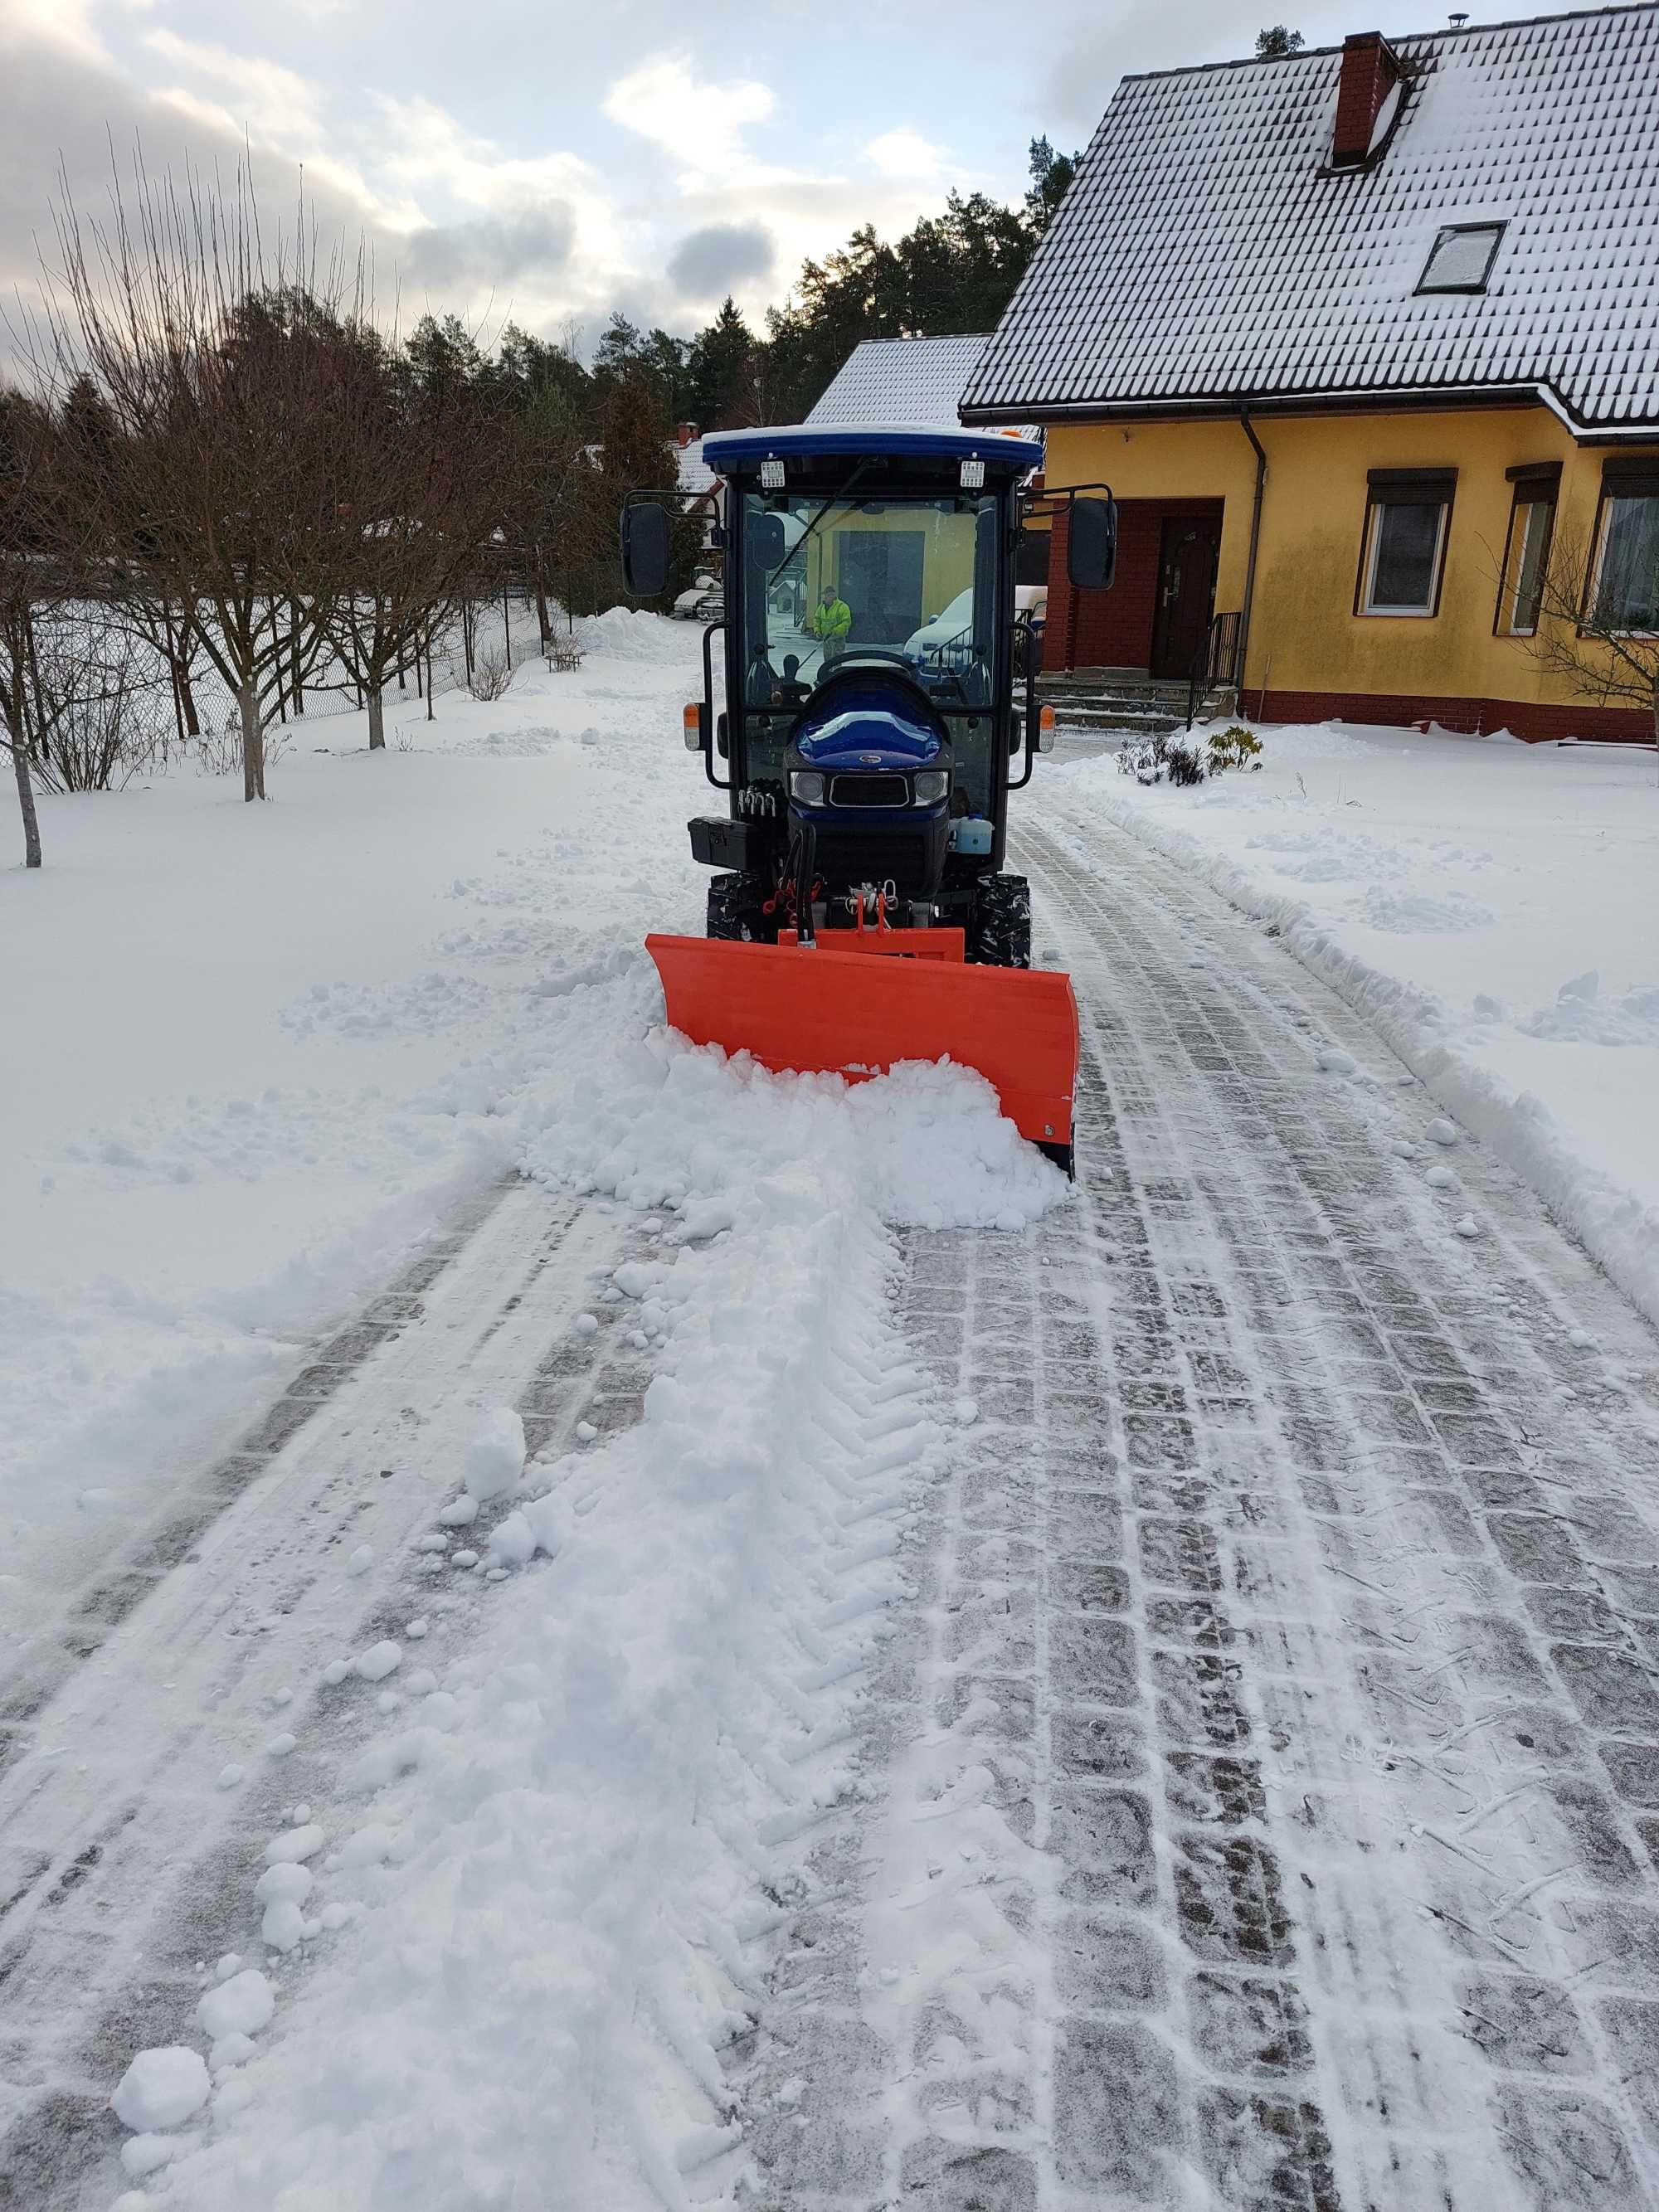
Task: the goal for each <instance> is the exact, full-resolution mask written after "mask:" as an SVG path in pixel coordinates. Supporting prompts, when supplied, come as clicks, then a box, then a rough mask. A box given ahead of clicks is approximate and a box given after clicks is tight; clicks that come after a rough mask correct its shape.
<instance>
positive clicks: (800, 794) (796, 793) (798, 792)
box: [789, 768, 823, 806]
mask: <svg viewBox="0 0 1659 2212" xmlns="http://www.w3.org/2000/svg"><path fill="white" fill-rule="evenodd" d="M789 796H790V797H791V799H799V801H800V803H801V805H803V806H822V805H823V777H822V776H821V775H819V774H818V772H817V769H811V768H792V769H790V771H789Z"/></svg>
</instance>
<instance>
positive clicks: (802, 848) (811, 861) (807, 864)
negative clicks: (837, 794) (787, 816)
mask: <svg viewBox="0 0 1659 2212" xmlns="http://www.w3.org/2000/svg"><path fill="white" fill-rule="evenodd" d="M795 841H796V846H797V851H796V857H795V867H796V873H795V942H796V944H797V945H803V946H805V947H807V948H809V949H810V948H811V946H813V945H817V941H818V940H817V935H816V933H814V931H813V928H812V878H813V874H814V872H815V869H816V866H817V853H818V833H817V830H816V829H814V828H813V826H812V824H811V823H810V822H798V823H796V824H795Z"/></svg>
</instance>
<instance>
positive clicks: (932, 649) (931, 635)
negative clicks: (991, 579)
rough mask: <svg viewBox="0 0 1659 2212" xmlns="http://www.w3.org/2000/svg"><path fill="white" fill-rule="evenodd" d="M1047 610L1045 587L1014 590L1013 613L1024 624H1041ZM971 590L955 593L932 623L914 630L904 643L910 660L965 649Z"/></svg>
mask: <svg viewBox="0 0 1659 2212" xmlns="http://www.w3.org/2000/svg"><path fill="white" fill-rule="evenodd" d="M1014 611H1015V613H1016V615H1018V616H1023V617H1024V619H1025V620H1026V621H1027V622H1030V623H1040V622H1041V621H1042V618H1043V617H1044V615H1045V614H1046V613H1047V612H1048V586H1047V585H1046V584H1020V585H1018V586H1016V587H1015V590H1014ZM973 613H974V587H973V586H972V585H971V584H970V585H969V586H968V589H967V590H966V591H965V592H957V595H956V597H955V599H952V600H951V604H950V605H949V606H948V607H942V608H941V609H940V610H939V613H938V614H936V615H935V616H934V617H933V620H932V621H931V622H925V623H923V624H922V625H921V629H913V630H912V631H911V633H910V635H909V636H908V638H906V639H905V641H904V650H905V652H906V653H908V654H909V655H910V656H911V658H912V659H916V660H920V659H922V658H923V657H924V655H926V654H927V653H937V652H939V650H940V649H941V647H945V646H948V645H957V646H961V645H966V644H967V643H968V641H969V638H968V626H969V623H970V622H971V621H972V620H973Z"/></svg>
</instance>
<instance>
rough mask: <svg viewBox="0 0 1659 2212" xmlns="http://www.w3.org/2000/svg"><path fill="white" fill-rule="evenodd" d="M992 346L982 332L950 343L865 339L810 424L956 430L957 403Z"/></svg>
mask: <svg viewBox="0 0 1659 2212" xmlns="http://www.w3.org/2000/svg"><path fill="white" fill-rule="evenodd" d="M987 343H989V341H988V340H987V337H986V335H985V333H984V331H970V332H969V333H968V334H967V335H966V336H964V337H948V338H866V339H865V340H864V341H863V342H862V343H860V344H859V345H855V346H854V349H853V350H852V352H851V353H850V354H848V356H847V358H846V360H845V361H844V362H842V365H841V367H840V368H838V369H837V370H836V374H835V376H834V378H833V379H832V380H831V381H830V385H829V390H828V391H827V392H825V393H824V395H823V398H822V399H820V400H819V402H818V404H817V406H816V407H815V408H814V409H813V410H812V411H811V414H810V415H809V416H807V418H806V419H807V421H808V422H819V423H823V422H841V423H846V424H847V425H848V426H849V427H851V426H853V425H854V424H863V423H866V422H904V423H908V424H914V425H915V427H916V428H918V429H951V430H954V429H955V428H957V402H958V401H959V400H960V399H961V398H962V394H963V387H964V386H966V384H967V382H968V380H969V377H970V376H971V375H972V374H973V372H974V366H975V362H977V361H978V359H979V357H980V356H981V354H982V353H983V352H984V350H985V348H986V346H987Z"/></svg>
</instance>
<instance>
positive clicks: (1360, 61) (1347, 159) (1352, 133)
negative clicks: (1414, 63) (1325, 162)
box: [1331, 31, 1405, 169]
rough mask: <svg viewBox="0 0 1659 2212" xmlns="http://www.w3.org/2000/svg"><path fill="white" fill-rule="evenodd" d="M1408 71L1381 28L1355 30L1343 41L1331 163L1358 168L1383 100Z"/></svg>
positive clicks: (1339, 167)
mask: <svg viewBox="0 0 1659 2212" xmlns="http://www.w3.org/2000/svg"><path fill="white" fill-rule="evenodd" d="M1404 74H1405V72H1404V70H1401V66H1400V61H1399V57H1398V56H1397V55H1396V54H1395V51H1394V48H1393V47H1392V46H1390V45H1389V42H1388V40H1386V39H1385V38H1384V37H1383V33H1381V31H1356V32H1355V33H1353V35H1352V37H1351V38H1347V39H1345V40H1343V42H1342V75H1341V78H1340V81H1339V84H1338V89H1337V95H1336V129H1335V130H1334V132H1333V133H1332V134H1331V167H1333V168H1334V169H1354V168H1358V167H1359V165H1360V163H1361V162H1362V161H1364V159H1365V156H1366V155H1368V154H1369V153H1370V150H1371V134H1372V133H1373V131H1375V130H1376V118H1377V117H1378V116H1379V115H1380V114H1381V113H1382V112H1383V101H1384V100H1386V99H1387V98H1388V96H1389V94H1390V93H1391V92H1392V91H1393V90H1394V88H1395V85H1397V84H1398V83H1399V82H1400V80H1401V77H1402V76H1404Z"/></svg>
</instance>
